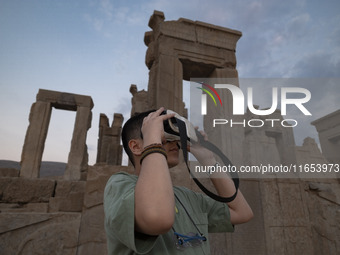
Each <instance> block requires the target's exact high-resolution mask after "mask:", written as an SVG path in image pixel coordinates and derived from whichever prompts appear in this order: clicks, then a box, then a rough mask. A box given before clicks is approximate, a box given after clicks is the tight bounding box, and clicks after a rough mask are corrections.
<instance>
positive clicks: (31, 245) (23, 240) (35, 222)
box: [0, 213, 81, 255]
mask: <svg viewBox="0 0 340 255" xmlns="http://www.w3.org/2000/svg"><path fill="white" fill-rule="evenodd" d="M80 219H81V215H80V214H79V213H56V214H53V213H48V214H47V213H18V214H17V213H2V214H1V217H0V253H1V254H22V255H26V254H27V255H31V254H35V255H46V254H63V255H75V254H76V252H77V242H78V233H79V224H80Z"/></svg>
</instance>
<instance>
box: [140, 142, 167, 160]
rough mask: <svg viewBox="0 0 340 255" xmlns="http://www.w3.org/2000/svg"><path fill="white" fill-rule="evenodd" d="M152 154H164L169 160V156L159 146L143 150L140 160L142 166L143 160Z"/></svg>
mask: <svg viewBox="0 0 340 255" xmlns="http://www.w3.org/2000/svg"><path fill="white" fill-rule="evenodd" d="M152 153H160V154H163V155H164V157H165V158H166V159H167V158H168V157H167V155H166V151H165V149H164V148H163V147H159V146H152V147H148V148H146V149H144V150H143V152H142V157H141V159H140V164H142V162H143V160H144V159H145V158H146V157H147V156H148V155H150V154H152Z"/></svg>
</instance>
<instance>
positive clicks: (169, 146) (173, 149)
mask: <svg viewBox="0 0 340 255" xmlns="http://www.w3.org/2000/svg"><path fill="white" fill-rule="evenodd" d="M163 148H164V149H165V151H166V154H167V156H168V160H167V161H168V166H169V168H171V167H174V166H176V165H178V163H179V159H178V156H179V148H178V141H164V142H163Z"/></svg>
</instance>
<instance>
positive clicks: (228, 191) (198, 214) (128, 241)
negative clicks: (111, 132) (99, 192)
mask: <svg viewBox="0 0 340 255" xmlns="http://www.w3.org/2000/svg"><path fill="white" fill-rule="evenodd" d="M163 110H164V109H163V108H160V109H158V110H157V111H151V112H145V113H142V114H139V115H137V116H134V117H132V118H130V119H129V120H128V121H127V122H126V124H125V125H124V127H123V131H122V141H123V146H124V149H125V151H126V153H127V155H128V156H129V159H130V161H131V162H132V164H133V165H134V168H135V174H136V175H129V174H127V173H123V172H121V173H117V174H115V175H113V176H112V177H111V178H110V180H109V181H108V183H107V185H106V188H105V192H104V210H105V230H106V236H107V243H108V254H110V255H113V254H115V255H116V254H119V255H120V254H162V255H163V254H195V255H198V254H210V247H209V240H208V232H232V231H233V230H234V225H235V224H240V223H244V222H247V221H249V220H250V219H251V218H252V217H253V213H252V210H251V208H250V207H249V205H248V203H247V202H246V200H245V199H244V197H243V195H242V193H241V192H240V191H238V193H237V196H236V198H235V200H233V201H232V202H230V203H227V204H226V203H221V202H217V201H215V200H213V199H211V198H209V197H207V196H205V195H203V194H200V193H195V192H193V191H191V190H189V189H187V188H184V187H174V186H173V185H172V181H171V178H170V172H169V168H171V167H173V166H175V165H177V164H178V162H179V159H178V158H179V147H178V144H177V142H178V141H167V140H166V139H165V137H164V130H163V121H164V120H167V119H169V118H172V117H174V115H173V114H166V115H161V113H162V111H163ZM202 134H203V135H204V133H203V132H202ZM205 138H206V136H205ZM188 149H189V150H190V152H191V153H192V154H193V155H194V156H195V157H196V159H197V160H198V161H199V162H200V163H201V164H202V165H207V166H208V165H214V164H216V160H215V158H214V156H213V153H211V152H210V151H209V150H206V149H205V148H203V147H202V146H200V145H199V144H195V145H193V146H191V147H190V148H188ZM211 181H212V182H213V185H214V186H215V188H216V190H217V192H218V194H219V195H220V196H224V197H228V196H231V195H233V194H234V193H235V187H234V184H233V182H232V180H231V179H229V178H211Z"/></svg>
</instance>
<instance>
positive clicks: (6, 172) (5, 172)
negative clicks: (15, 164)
mask: <svg viewBox="0 0 340 255" xmlns="http://www.w3.org/2000/svg"><path fill="white" fill-rule="evenodd" d="M18 176H19V170H18V169H15V168H0V177H18Z"/></svg>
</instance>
